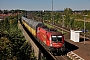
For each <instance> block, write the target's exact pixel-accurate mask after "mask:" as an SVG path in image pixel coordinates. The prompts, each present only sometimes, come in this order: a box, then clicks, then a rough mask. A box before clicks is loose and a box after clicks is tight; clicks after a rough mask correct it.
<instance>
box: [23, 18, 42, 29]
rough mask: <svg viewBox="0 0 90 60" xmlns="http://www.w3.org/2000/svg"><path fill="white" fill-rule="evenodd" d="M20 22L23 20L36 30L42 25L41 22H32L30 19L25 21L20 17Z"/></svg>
mask: <svg viewBox="0 0 90 60" xmlns="http://www.w3.org/2000/svg"><path fill="white" fill-rule="evenodd" d="M22 20H24V21H25V22H26V23H27V24H28V25H29V26H30V27H32V28H33V29H36V28H37V27H38V26H42V25H43V23H42V22H38V21H35V20H32V19H27V18H25V17H22Z"/></svg>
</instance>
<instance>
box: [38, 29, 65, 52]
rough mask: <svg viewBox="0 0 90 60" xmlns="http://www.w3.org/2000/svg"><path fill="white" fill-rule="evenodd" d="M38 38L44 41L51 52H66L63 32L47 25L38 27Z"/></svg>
mask: <svg viewBox="0 0 90 60" xmlns="http://www.w3.org/2000/svg"><path fill="white" fill-rule="evenodd" d="M37 38H39V39H40V40H41V41H43V42H44V43H45V44H46V45H47V46H48V47H49V49H50V51H51V52H57V53H60V52H64V51H65V44H64V36H63V34H62V33H61V32H58V31H56V30H55V29H49V28H47V27H38V28H37Z"/></svg>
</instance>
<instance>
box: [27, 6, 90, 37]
mask: <svg viewBox="0 0 90 60" xmlns="http://www.w3.org/2000/svg"><path fill="white" fill-rule="evenodd" d="M28 14H29V15H28V17H29V16H32V18H33V19H34V20H38V21H42V22H49V23H53V22H54V24H57V25H59V26H62V25H64V27H65V28H67V29H74V30H83V29H84V18H85V21H86V28H85V29H86V30H88V32H87V33H86V34H87V35H88V34H90V28H89V26H90V10H80V11H79V10H77V11H73V10H72V9H71V8H65V9H64V11H53V20H52V11H44V12H43V11H30V12H28ZM63 15H64V16H63ZM84 15H88V16H84ZM32 18H31V19H32ZM63 20H64V22H63Z"/></svg>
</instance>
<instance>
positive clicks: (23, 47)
mask: <svg viewBox="0 0 90 60" xmlns="http://www.w3.org/2000/svg"><path fill="white" fill-rule="evenodd" d="M31 59H33V60H36V58H35V57H34V52H33V51H32V50H31V45H30V44H28V42H27V41H26V40H25V38H24V36H23V34H22V32H21V31H20V30H19V29H18V19H17V16H10V17H6V18H5V19H4V20H2V21H0V60H31Z"/></svg>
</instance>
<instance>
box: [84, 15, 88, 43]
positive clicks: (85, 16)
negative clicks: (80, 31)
mask: <svg viewBox="0 0 90 60" xmlns="http://www.w3.org/2000/svg"><path fill="white" fill-rule="evenodd" d="M83 16H84V44H85V31H86V30H85V29H86V26H85V19H86V17H87V16H88V15H83Z"/></svg>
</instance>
